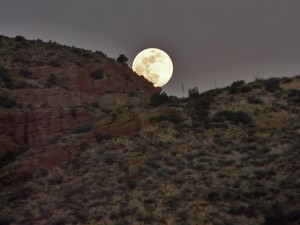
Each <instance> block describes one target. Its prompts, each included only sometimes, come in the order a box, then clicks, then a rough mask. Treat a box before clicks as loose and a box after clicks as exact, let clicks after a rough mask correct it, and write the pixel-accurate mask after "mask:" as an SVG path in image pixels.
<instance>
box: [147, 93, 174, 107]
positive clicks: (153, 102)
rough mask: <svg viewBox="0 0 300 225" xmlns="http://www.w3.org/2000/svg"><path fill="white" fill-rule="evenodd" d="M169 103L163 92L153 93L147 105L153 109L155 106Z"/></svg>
mask: <svg viewBox="0 0 300 225" xmlns="http://www.w3.org/2000/svg"><path fill="white" fill-rule="evenodd" d="M170 101H171V100H170V99H169V97H168V95H167V94H166V93H165V92H162V93H155V94H154V95H152V96H151V98H150V102H149V105H150V106H153V107H155V106H159V105H162V104H165V103H168V102H170Z"/></svg>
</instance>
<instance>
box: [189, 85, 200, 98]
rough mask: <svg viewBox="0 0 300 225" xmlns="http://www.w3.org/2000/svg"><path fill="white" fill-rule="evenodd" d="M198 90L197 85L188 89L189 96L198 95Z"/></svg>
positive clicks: (194, 96)
mask: <svg viewBox="0 0 300 225" xmlns="http://www.w3.org/2000/svg"><path fill="white" fill-rule="evenodd" d="M199 96H200V94H199V91H198V87H194V88H192V89H189V98H197V97H199Z"/></svg>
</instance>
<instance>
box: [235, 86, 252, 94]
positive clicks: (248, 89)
mask: <svg viewBox="0 0 300 225" xmlns="http://www.w3.org/2000/svg"><path fill="white" fill-rule="evenodd" d="M251 90H252V88H251V86H250V85H243V86H241V87H240V88H239V90H238V91H239V92H241V93H248V92H250V91H251Z"/></svg>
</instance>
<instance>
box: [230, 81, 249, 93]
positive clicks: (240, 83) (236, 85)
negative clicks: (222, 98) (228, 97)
mask: <svg viewBox="0 0 300 225" xmlns="http://www.w3.org/2000/svg"><path fill="white" fill-rule="evenodd" d="M244 84H245V81H243V80H238V81H234V82H233V83H232V84H231V86H230V87H229V93H230V94H237V93H238V92H239V88H240V87H241V86H243V85H244Z"/></svg>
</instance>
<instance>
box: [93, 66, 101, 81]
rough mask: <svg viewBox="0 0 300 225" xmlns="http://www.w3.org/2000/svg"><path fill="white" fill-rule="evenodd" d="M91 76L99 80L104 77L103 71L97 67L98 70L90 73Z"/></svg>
mask: <svg viewBox="0 0 300 225" xmlns="http://www.w3.org/2000/svg"><path fill="white" fill-rule="evenodd" d="M91 77H92V78H94V79H95V80H99V79H102V78H103V77H104V74H103V71H102V70H100V69H98V70H94V71H93V72H92V73H91Z"/></svg>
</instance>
